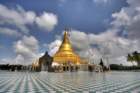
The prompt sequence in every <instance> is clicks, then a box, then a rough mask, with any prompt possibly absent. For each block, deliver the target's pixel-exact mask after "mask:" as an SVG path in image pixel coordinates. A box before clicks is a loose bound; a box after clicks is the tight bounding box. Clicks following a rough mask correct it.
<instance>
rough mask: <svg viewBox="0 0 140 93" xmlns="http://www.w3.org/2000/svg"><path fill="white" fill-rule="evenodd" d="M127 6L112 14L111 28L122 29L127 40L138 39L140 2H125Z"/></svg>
mask: <svg viewBox="0 0 140 93" xmlns="http://www.w3.org/2000/svg"><path fill="white" fill-rule="evenodd" d="M127 2H128V4H129V5H128V6H127V7H123V8H122V9H121V10H120V11H119V12H116V13H113V14H112V17H113V18H114V21H113V22H112V24H113V26H115V27H116V26H117V28H119V27H124V30H125V31H127V33H128V36H129V38H132V39H140V31H139V30H140V26H139V24H140V0H127Z"/></svg>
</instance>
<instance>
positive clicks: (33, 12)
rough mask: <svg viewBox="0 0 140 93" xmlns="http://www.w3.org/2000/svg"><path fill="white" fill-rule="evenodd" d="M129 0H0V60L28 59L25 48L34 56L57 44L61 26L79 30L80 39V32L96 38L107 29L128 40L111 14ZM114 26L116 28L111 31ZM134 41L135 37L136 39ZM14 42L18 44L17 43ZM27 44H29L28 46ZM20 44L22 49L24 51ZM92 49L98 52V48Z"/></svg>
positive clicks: (92, 46)
mask: <svg viewBox="0 0 140 93" xmlns="http://www.w3.org/2000/svg"><path fill="white" fill-rule="evenodd" d="M129 1H131V0H36V1H35V0H26V1H25V0H1V1H0V5H1V6H0V9H1V10H0V11H1V12H0V20H1V22H0V52H1V53H0V58H1V60H2V61H1V62H4V61H5V60H6V61H7V60H9V59H12V58H13V59H16V58H17V57H21V59H22V60H23V59H24V61H25V59H26V58H28V57H25V54H26V53H27V51H30V52H32V51H36V52H35V55H37V54H40V53H43V52H45V51H46V50H48V51H51V49H50V47H51V45H52V44H53V43H54V42H55V43H57V44H58V42H56V41H58V40H60V41H61V39H60V38H59V37H61V36H62V33H63V31H64V28H65V27H68V28H71V29H72V31H71V32H70V35H75V34H77V33H78V32H79V33H80V34H79V39H80V40H82V38H83V37H82V38H81V37H80V36H81V35H82V34H85V35H89V36H91V35H94V36H95V37H99V36H101V34H106V33H107V32H108V33H109V30H110V29H111V30H112V31H110V32H111V33H115V34H116V35H117V38H118V37H120V38H123V39H128V40H129V39H130V38H131V36H130V38H127V37H124V33H126V34H128V32H127V31H125V30H127V29H125V28H126V26H125V25H123V24H121V26H120V25H119V26H118V25H117V24H116V23H117V22H118V20H117V19H118V18H120V17H118V16H116V15H117V14H116V15H115V13H118V14H119V13H120V12H121V10H122V9H123V8H124V7H126V8H127V7H129V5H131V4H132V2H129ZM113 14H114V16H113ZM11 16H12V17H11ZM121 17H122V16H121ZM125 18H126V17H125ZM125 18H123V19H125ZM44 20H45V21H44ZM119 21H120V20H119ZM120 23H122V22H120ZM122 28H123V29H122ZM116 29H117V30H118V29H119V30H118V31H114V30H116ZM76 32H77V33H76ZM118 33H121V34H118ZM122 34H123V35H122ZM111 35H113V34H111ZM116 35H115V36H116ZM103 36H104V35H103ZM103 36H101V37H103ZM128 36H129V35H128ZM71 37H73V36H71ZM77 37H78V36H77ZM87 37H88V36H87ZM106 38H108V37H106ZM24 39H25V40H24ZM26 39H27V40H28V39H31V40H34V41H35V40H36V41H35V42H34V43H35V44H37V46H36V47H35V48H34V47H33V46H32V45H33V44H32V45H28V44H27V45H26ZM101 39H102V38H101ZM77 40H78V39H77V38H76V39H74V37H73V38H71V42H72V43H73V42H76V41H77ZM136 40H138V39H137V38H136ZM18 42H22V43H20V44H19V43H18ZM23 42H24V43H23ZM78 42H80V41H78ZM91 42H94V41H91ZM95 42H98V41H95ZM18 44H19V45H18ZM75 44H76V43H75ZM75 44H74V43H73V46H74V47H75V49H78V47H77V45H75ZM80 44H81V43H80ZM22 45H23V46H22ZM54 45H55V44H54ZM96 45H97V43H96V44H90V45H89V46H90V48H91V49H92V48H94V46H96ZM30 46H32V47H31V48H29V47H30ZM79 46H80V45H79ZM99 46H100V45H99ZM21 47H22V48H24V49H25V48H26V49H25V51H23V50H24V49H23V50H22V48H21ZM32 48H33V49H32ZM95 48H97V47H95ZM20 49H21V50H20ZM52 50H53V49H52ZM79 50H80V51H79ZM79 50H76V51H77V53H79V54H80V53H81V52H83V50H81V49H79ZM87 50H90V49H87ZM96 50H97V51H99V50H98V49H95V51H96ZM100 50H101V49H100ZM24 53H25V54H24ZM94 54H95V52H94ZM30 55H32V54H30ZM33 55H34V54H33ZM19 59H20V58H19ZM3 60H4V61H3ZM16 60H17V59H16ZM24 61H23V62H24Z"/></svg>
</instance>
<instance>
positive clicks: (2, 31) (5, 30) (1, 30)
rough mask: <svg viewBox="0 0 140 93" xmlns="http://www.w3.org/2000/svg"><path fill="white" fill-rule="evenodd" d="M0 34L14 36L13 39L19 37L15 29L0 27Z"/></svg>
mask: <svg viewBox="0 0 140 93" xmlns="http://www.w3.org/2000/svg"><path fill="white" fill-rule="evenodd" d="M0 34H3V35H8V36H15V37H19V36H21V33H20V32H18V31H17V30H15V29H9V28H2V27H0Z"/></svg>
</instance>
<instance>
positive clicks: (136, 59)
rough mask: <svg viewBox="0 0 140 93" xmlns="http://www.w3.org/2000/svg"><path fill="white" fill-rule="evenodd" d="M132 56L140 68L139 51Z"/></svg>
mask: <svg viewBox="0 0 140 93" xmlns="http://www.w3.org/2000/svg"><path fill="white" fill-rule="evenodd" d="M132 55H133V58H134V61H136V62H137V64H138V66H140V53H138V52H137V51H134V52H133V53H132Z"/></svg>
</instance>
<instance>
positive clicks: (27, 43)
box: [14, 36, 39, 64]
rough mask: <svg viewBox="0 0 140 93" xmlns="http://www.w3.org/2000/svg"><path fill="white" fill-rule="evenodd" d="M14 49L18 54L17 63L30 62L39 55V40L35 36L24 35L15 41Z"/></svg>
mask: <svg viewBox="0 0 140 93" xmlns="http://www.w3.org/2000/svg"><path fill="white" fill-rule="evenodd" d="M14 49H15V52H16V54H17V57H16V58H15V61H16V63H19V62H20V63H22V64H30V63H32V62H33V60H34V59H36V58H37V57H38V50H39V45H38V40H37V39H36V38H35V37H33V36H29V37H28V36H23V38H22V39H21V40H18V41H17V42H15V43H14Z"/></svg>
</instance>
